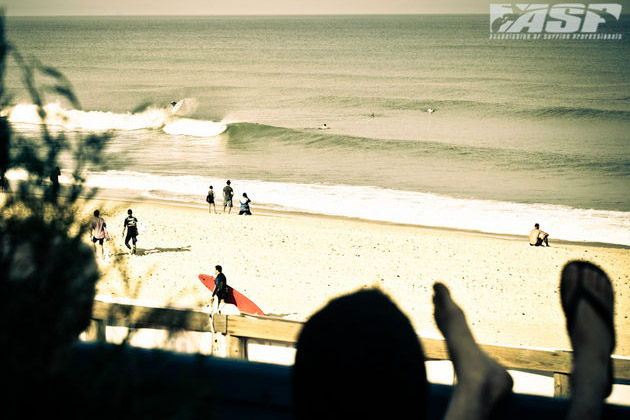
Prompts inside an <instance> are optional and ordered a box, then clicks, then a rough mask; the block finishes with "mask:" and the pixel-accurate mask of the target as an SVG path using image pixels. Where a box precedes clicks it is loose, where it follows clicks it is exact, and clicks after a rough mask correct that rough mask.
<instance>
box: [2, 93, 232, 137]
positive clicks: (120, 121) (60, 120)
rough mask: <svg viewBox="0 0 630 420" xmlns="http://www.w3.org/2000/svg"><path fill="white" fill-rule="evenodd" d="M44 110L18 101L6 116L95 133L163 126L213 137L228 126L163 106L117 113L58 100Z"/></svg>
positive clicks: (15, 120) (166, 129)
mask: <svg viewBox="0 0 630 420" xmlns="http://www.w3.org/2000/svg"><path fill="white" fill-rule="evenodd" d="M44 111H45V116H44V118H43V119H42V118H41V117H40V115H39V112H38V108H37V106H36V105H33V104H19V105H16V106H15V107H13V108H12V109H11V110H10V111H9V113H8V118H9V121H10V122H11V123H13V124H32V125H39V124H42V123H45V124H47V125H49V126H52V127H60V128H62V129H65V130H85V131H95V132H101V131H110V130H119V131H132V130H151V129H162V130H163V131H164V132H166V133H168V134H179V135H187V136H195V137H212V136H217V135H219V134H221V133H222V132H224V131H225V130H226V129H227V125H226V124H225V123H222V122H213V121H205V120H195V119H191V118H180V117H175V116H172V115H171V114H170V112H168V111H167V110H166V109H163V108H148V109H145V110H144V111H141V112H136V113H125V114H120V113H114V112H108V111H82V110H77V109H65V108H64V107H63V106H61V104H59V103H58V102H54V103H50V104H47V105H45V106H44Z"/></svg>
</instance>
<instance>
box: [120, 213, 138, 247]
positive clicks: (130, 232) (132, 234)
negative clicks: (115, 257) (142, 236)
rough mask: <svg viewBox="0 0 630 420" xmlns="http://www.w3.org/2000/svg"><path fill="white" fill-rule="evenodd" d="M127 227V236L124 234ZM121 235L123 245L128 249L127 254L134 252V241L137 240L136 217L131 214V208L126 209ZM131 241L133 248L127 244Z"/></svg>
mask: <svg viewBox="0 0 630 420" xmlns="http://www.w3.org/2000/svg"><path fill="white" fill-rule="evenodd" d="M125 229H127V236H125ZM122 236H125V246H126V247H127V248H128V249H129V254H135V253H136V242H137V241H138V219H136V218H135V217H134V216H133V212H132V211H131V209H129V210H127V218H126V219H125V222H124V223H123V230H122ZM130 240H131V242H132V243H133V248H132V247H131V245H129V241H130Z"/></svg>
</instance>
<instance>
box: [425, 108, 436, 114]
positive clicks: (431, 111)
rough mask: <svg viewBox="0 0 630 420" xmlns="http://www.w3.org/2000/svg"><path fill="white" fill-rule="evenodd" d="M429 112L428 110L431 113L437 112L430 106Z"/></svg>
mask: <svg viewBox="0 0 630 420" xmlns="http://www.w3.org/2000/svg"><path fill="white" fill-rule="evenodd" d="M427 112H428V113H429V114H433V113H434V112H435V109H433V108H429V109H427Z"/></svg>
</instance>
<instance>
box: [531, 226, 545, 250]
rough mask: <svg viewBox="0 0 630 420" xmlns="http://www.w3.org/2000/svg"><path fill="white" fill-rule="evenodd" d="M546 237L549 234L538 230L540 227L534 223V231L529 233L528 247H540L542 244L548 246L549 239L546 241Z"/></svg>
mask: <svg viewBox="0 0 630 420" xmlns="http://www.w3.org/2000/svg"><path fill="white" fill-rule="evenodd" d="M548 237H549V234H548V233H547V232H543V231H542V230H540V225H539V224H538V223H536V224H535V225H534V229H532V230H531V231H530V232H529V245H530V246H542V244H543V243H544V244H545V245H547V246H549V239H547V238H548Z"/></svg>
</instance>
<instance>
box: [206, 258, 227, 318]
mask: <svg viewBox="0 0 630 420" xmlns="http://www.w3.org/2000/svg"><path fill="white" fill-rule="evenodd" d="M214 275H215V276H216V277H215V279H214V291H213V292H212V297H211V298H210V306H211V307H212V314H213V315H214V314H215V313H217V312H219V311H220V310H221V309H222V308H223V305H225V299H227V296H228V285H227V278H226V277H225V274H223V268H222V267H221V266H220V265H216V266H214Z"/></svg>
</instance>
